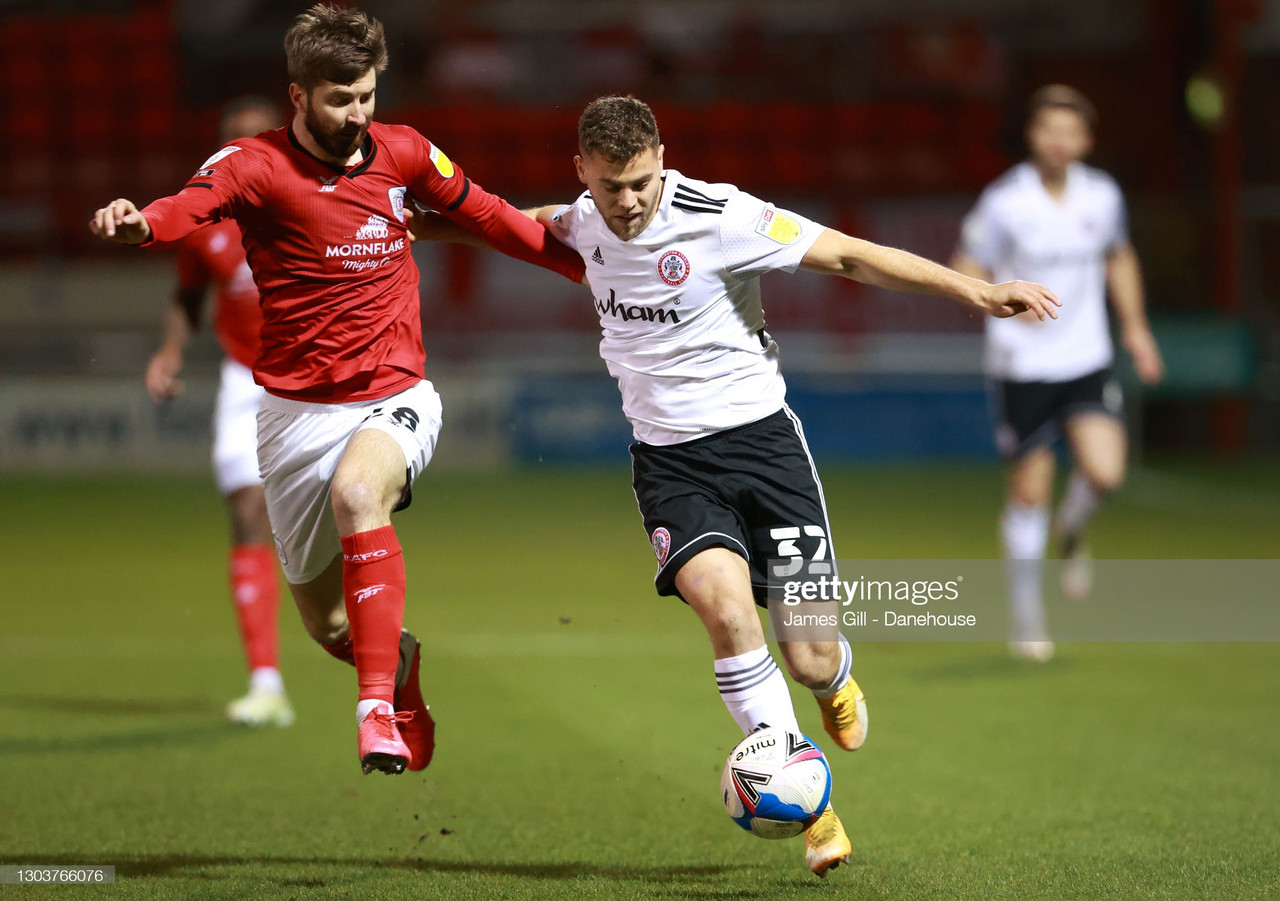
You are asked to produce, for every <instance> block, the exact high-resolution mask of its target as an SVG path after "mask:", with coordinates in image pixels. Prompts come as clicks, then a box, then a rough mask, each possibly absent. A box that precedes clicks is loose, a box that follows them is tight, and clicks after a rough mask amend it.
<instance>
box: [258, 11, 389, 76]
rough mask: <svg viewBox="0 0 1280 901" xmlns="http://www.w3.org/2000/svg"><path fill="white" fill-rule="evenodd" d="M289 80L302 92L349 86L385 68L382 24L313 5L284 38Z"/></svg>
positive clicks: (355, 12)
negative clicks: (327, 83)
mask: <svg viewBox="0 0 1280 901" xmlns="http://www.w3.org/2000/svg"><path fill="white" fill-rule="evenodd" d="M284 53H285V58H286V59H287V60H288V62H289V78H290V80H292V81H293V82H294V83H295V84H297V85H299V86H301V87H302V88H303V89H304V90H308V91H309V90H311V89H312V88H314V87H315V86H316V85H318V84H320V83H321V82H325V81H330V82H333V83H334V84H351V82H353V81H355V80H356V79H358V78H359V77H360V76H362V75H364V74H365V73H366V72H368V71H369V70H370V69H373V70H374V71H375V72H381V71H382V70H383V69H385V68H387V39H386V35H385V34H384V33H383V30H382V23H381V22H379V21H378V20H377V19H374V18H372V17H371V16H367V15H365V14H364V13H362V12H360V11H359V10H355V9H343V8H342V7H340V6H331V5H329V4H326V3H317V4H316V5H315V6H313V7H311V8H310V9H309V10H307V11H306V12H304V13H303V14H302V15H300V16H298V18H297V20H296V21H295V22H294V23H293V27H292V28H290V29H289V31H288V32H287V33H286V34H285V36H284Z"/></svg>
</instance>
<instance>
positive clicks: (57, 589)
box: [0, 462, 1280, 901]
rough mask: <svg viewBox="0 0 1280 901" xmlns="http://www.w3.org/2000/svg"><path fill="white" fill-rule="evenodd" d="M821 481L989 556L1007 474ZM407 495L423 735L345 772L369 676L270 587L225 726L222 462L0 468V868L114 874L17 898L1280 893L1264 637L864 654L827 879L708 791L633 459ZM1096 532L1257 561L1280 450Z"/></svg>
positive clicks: (1113, 516) (883, 648)
mask: <svg viewBox="0 0 1280 901" xmlns="http://www.w3.org/2000/svg"><path fill="white" fill-rule="evenodd" d="M825 476H826V488H827V495H828V499H829V502H830V505H831V513H832V520H833V526H834V528H835V533H836V539H837V548H838V549H839V550H840V551H841V553H842V554H844V555H845V556H854V555H856V556H859V557H864V558H874V557H888V558H899V557H925V558H928V557H966V556H975V557H991V556H994V555H995V554H996V551H997V547H996V539H995V525H994V520H995V516H996V512H997V507H998V503H999V501H998V494H999V486H1000V478H999V474H998V473H997V472H996V471H994V470H993V469H990V468H985V467H950V468H947V467H938V468H928V469H906V468H879V469H877V468H863V469H839V468H834V467H828V468H827V471H826V473H825ZM414 494H415V501H414V505H413V507H412V509H411V510H409V511H408V512H407V513H404V514H400V515H399V516H398V517H397V528H398V530H399V533H400V537H401V541H402V543H403V544H404V547H405V549H406V558H407V562H408V566H409V586H410V597H409V602H408V610H407V614H406V623H407V625H409V626H410V627H411V628H413V629H414V630H415V631H416V632H417V633H418V634H419V635H420V636H421V637H422V638H423V641H424V665H423V682H424V688H425V691H426V693H427V696H428V699H429V701H430V702H431V703H432V709H433V712H434V713H435V715H436V718H437V720H438V722H439V733H438V737H439V746H438V749H437V752H436V757H435V760H434V762H433V763H432V764H431V767H430V768H429V769H427V770H426V771H425V772H423V773H420V774H405V775H403V776H400V777H394V778H393V777H385V776H381V775H374V776H368V777H366V776H362V775H361V774H360V771H359V765H358V762H357V760H356V755H355V729H354V725H355V724H354V716H353V708H354V703H353V702H354V700H355V680H354V675H353V672H352V671H351V670H350V669H348V668H346V667H344V666H342V665H340V664H338V663H336V662H334V661H332V660H330V659H329V658H328V657H326V656H325V655H324V654H323V653H322V652H320V651H319V650H318V649H317V648H315V647H314V646H312V645H311V644H310V643H309V642H308V641H307V640H306V638H305V636H304V635H303V632H302V628H301V626H300V624H299V623H298V618H297V614H296V613H295V612H294V611H293V610H292V607H291V606H290V605H288V604H287V603H286V607H285V609H284V610H283V617H282V625H281V631H282V665H283V669H284V672H285V679H286V682H287V685H288V688H289V690H290V693H291V695H292V697H293V700H294V703H295V705H296V708H297V712H298V721H297V724H296V725H295V726H293V727H292V728H289V729H283V730H277V729H271V730H267V731H262V732H252V731H246V730H241V729H237V728H233V727H231V726H228V725H225V724H224V723H223V721H222V705H223V704H224V703H225V702H226V700H228V699H229V698H231V697H233V696H234V695H236V694H238V693H240V691H241V690H242V689H243V682H244V674H243V664H242V662H241V659H240V653H239V646H238V642H237V640H236V638H235V627H234V621H233V618H232V615H231V611H230V609H229V601H228V600H227V597H226V589H225V574H224V562H223V561H224V557H225V554H224V550H223V548H224V542H225V525H224V521H223V517H222V510H221V506H220V502H219V500H218V498H217V496H216V494H215V492H214V490H213V488H212V487H211V486H210V484H209V483H208V481H207V480H189V481H183V480H142V479H139V478H133V479H82V480H74V481H67V480H63V481H55V480H52V479H44V478H22V479H19V478H13V477H10V478H6V479H2V480H0V511H2V512H3V516H2V517H0V596H2V597H3V604H2V605H0V609H2V610H3V623H2V625H0V864H21V863H27V864H90V863H94V864H112V865H114V866H115V867H116V872H117V882H116V883H115V884H114V885H109V886H100V887H83V886H77V887H65V888H37V887H30V886H25V887H20V886H14V885H6V886H2V887H0V896H2V897H3V898H10V897H12V898H23V899H26V898H48V897H68V898H77V899H79V898H112V899H119V898H130V899H132V898H155V899H172V898H227V899H232V898H235V899H239V898H281V899H293V898H296V899H321V898H347V899H383V898H423V899H471V898H475V899H489V898H594V899H611V901H612V899H629V898H678V899H734V901H739V899H758V898H759V899H765V898H787V899H792V898H842V899H844V898H854V899H860V898H875V899H881V898H883V899H890V898H893V899H899V898H903V899H905V898H911V899H983V901H987V899H1005V898H1008V899H1026V898H1078V899H1095V898H1117V899H1155V898H1170V899H1236V898H1251V899H1264V898H1278V897H1280V717H1278V716H1277V714H1280V645H1276V644H1265V643H1254V644H1232V645H1215V644H1144V645H1136V644H1125V645H1108V644H1091V645H1066V646H1063V647H1061V648H1060V654H1059V657H1058V659H1055V660H1054V661H1053V662H1052V663H1050V664H1048V665H1044V666H1036V665H1031V664H1024V665H1018V664H1015V663H1013V662H1012V661H1010V660H1009V659H1007V657H1006V654H1005V650H1004V648H1003V647H1001V646H997V645H987V644H958V643H957V644H930V645H926V644H880V645H865V646H861V647H857V648H855V661H854V662H855V674H856V675H857V677H858V679H859V681H860V682H861V684H862V685H863V687H864V689H865V690H866V692H867V696H868V701H869V704H870V711H871V724H872V727H873V728H872V729H871V731H870V738H869V741H868V743H867V746H866V747H865V748H864V749H863V750H861V751H859V752H857V753H855V754H845V753H843V752H839V751H833V753H832V754H831V755H830V761H831V766H832V770H833V772H834V776H835V789H834V795H833V797H834V802H835V804H836V809H837V810H838V811H839V812H840V814H841V816H842V818H843V820H844V822H845V824H846V826H847V827H848V830H849V833H850V836H851V838H852V840H853V844H854V862H853V865H852V866H850V867H845V868H841V869H839V870H837V871H836V872H834V873H832V874H831V875H830V876H829V877H828V878H827V879H826V880H825V881H820V880H818V879H816V878H814V877H813V876H812V875H811V874H810V873H809V872H808V871H807V870H806V869H805V868H804V865H803V842H802V841H801V840H798V839H796V840H790V841H782V842H766V841H763V840H760V839H756V838H753V837H751V836H749V835H747V834H746V833H744V832H742V831H740V830H739V829H738V828H737V827H736V826H734V825H733V823H732V822H731V821H730V820H729V819H728V817H727V816H726V815H725V814H724V812H723V810H722V808H721V806H720V803H719V799H718V797H717V795H718V778H719V769H720V766H721V763H722V761H723V757H724V754H725V753H726V751H727V750H728V748H729V747H730V746H731V745H732V744H733V743H734V742H735V741H736V740H737V738H738V733H737V730H736V727H735V726H734V724H733V722H732V720H731V719H730V718H729V716H728V715H727V713H725V711H724V709H723V707H722V706H721V704H720V702H719V699H718V697H717V695H716V691H715V683H714V681H713V679H712V678H711V664H710V659H709V658H710V654H709V651H708V647H707V643H706V639H705V637H704V636H703V635H702V633H701V630H700V628H699V626H698V624H697V623H696V621H695V620H694V618H693V616H692V615H691V614H690V613H689V611H688V610H687V609H685V608H684V607H683V606H682V605H681V604H679V603H678V602H675V601H671V600H669V599H660V598H658V597H656V596H655V595H654V594H653V592H652V588H651V585H650V578H651V575H652V566H653V564H652V557H651V554H650V552H649V550H648V547H647V544H646V541H645V538H644V535H643V533H642V531H641V529H640V526H639V516H638V514H637V513H636V511H635V507H634V500H633V498H632V495H631V491H630V486H629V482H628V477H627V474H626V472H625V470H621V469H617V470H605V471H572V470H541V469H538V470H530V471H522V472H516V473H510V474H504V475H492V476H482V475H465V476H455V475H446V474H436V473H432V472H430V471H428V473H427V474H426V475H425V476H424V477H423V479H422V480H420V481H419V483H418V486H417V487H416V488H415V492H414ZM1094 542H1095V549H1096V550H1097V551H1098V552H1099V553H1100V554H1103V555H1106V556H1113V557H1133V558H1138V557H1243V558H1247V557H1274V556H1277V551H1278V550H1280V467H1277V466H1275V465H1274V464H1271V465H1262V466H1259V465H1254V466H1244V465H1234V466H1216V467H1215V466H1209V465H1207V464H1198V465H1189V464H1188V465H1182V464H1178V463H1175V462H1169V463H1165V464H1162V465H1149V466H1147V467H1145V468H1144V469H1142V470H1141V471H1139V472H1137V473H1135V474H1134V477H1133V479H1132V481H1131V483H1130V485H1129V486H1127V488H1126V490H1125V492H1124V493H1123V494H1122V495H1121V496H1120V497H1118V498H1117V500H1116V502H1115V503H1114V504H1113V505H1112V506H1111V507H1109V508H1108V509H1107V510H1106V511H1104V512H1103V513H1102V514H1101V515H1100V517H1099V519H1098V521H1097V525H1096V528H1095V530H1094ZM1278 597H1280V593H1278ZM1277 615H1278V616H1280V613H1278V614H1277ZM796 701H797V711H798V713H799V716H800V720H801V724H802V725H803V726H804V727H805V728H806V730H807V731H809V732H810V733H811V734H813V735H815V737H817V738H818V739H819V741H820V742H822V740H823V739H824V738H825V736H824V735H823V734H822V733H821V726H820V724H819V720H818V716H817V711H816V708H815V707H814V705H813V702H812V700H810V699H809V698H807V697H804V696H802V695H801V693H800V692H797V693H796Z"/></svg>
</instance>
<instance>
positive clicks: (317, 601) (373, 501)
mask: <svg viewBox="0 0 1280 901" xmlns="http://www.w3.org/2000/svg"><path fill="white" fill-rule="evenodd" d="M285 53H286V56H287V58H288V63H289V77H290V80H291V84H290V85H289V97H290V100H291V101H292V103H293V107H294V117H293V121H292V123H291V124H290V126H289V127H287V128H283V129H279V130H277V131H270V132H267V133H265V134H262V135H259V136H258V137H256V138H249V139H246V140H241V141H236V142H235V143H232V144H228V145H226V146H225V147H223V148H222V149H221V150H220V151H218V152H217V153H215V154H214V155H213V156H212V157H210V158H209V159H208V160H207V161H205V163H204V165H203V166H201V168H200V169H199V171H197V172H196V174H195V175H194V176H193V177H192V179H191V180H190V181H189V182H188V183H187V185H186V187H184V188H183V189H182V190H181V191H179V192H178V193H177V194H175V195H172V196H170V197H164V198H161V199H160V200H157V201H155V202H153V203H151V204H149V205H148V206H146V207H145V208H144V209H142V210H138V209H137V207H135V206H134V204H133V203H132V202H130V201H128V200H124V199H119V200H115V201H113V202H111V203H109V204H108V205H107V206H105V207H103V208H102V209H100V210H98V211H97V212H96V213H95V214H94V218H93V220H92V222H91V223H90V228H91V230H92V231H93V232H94V234H97V235H100V236H102V237H103V238H105V239H107V240H111V241H116V242H118V243H125V244H144V243H151V242H167V241H175V240H178V239H180V238H182V237H185V236H186V235H188V234H190V233H191V232H192V231H194V230H195V229H197V228H199V227H201V226H203V225H206V224H209V223H211V222H216V221H219V220H222V219H234V220H235V221H236V222H237V223H238V224H239V226H240V229H241V232H242V234H243V243H244V247H245V250H246V252H247V255H248V259H249V266H250V267H251V268H252V270H253V275H254V281H255V282H256V283H257V285H258V290H259V293H260V294H261V295H262V313H263V322H262V331H261V338H262V346H261V349H260V351H259V354H258V359H257V361H256V362H255V364H254V367H253V374H254V378H255V380H256V381H257V382H258V383H259V384H260V385H262V386H263V387H264V388H265V389H266V395H265V397H264V398H263V401H262V406H261V409H260V411H259V414H258V460H259V464H260V467H261V471H262V479H263V488H264V490H265V492H266V499H267V509H268V511H269V514H270V517H271V525H272V530H273V531H274V533H275V538H276V544H277V550H278V551H279V554H280V560H281V564H282V566H283V568H284V572H285V577H286V578H287V579H288V581H289V585H290V589H291V591H292V593H293V597H294V600H295V602H296V603H297V606H298V610H299V612H300V613H301V615H302V620H303V623H304V624H305V626H306V628H307V631H308V632H309V633H310V635H311V636H312V638H314V639H315V640H316V641H317V642H319V643H320V644H322V645H323V646H324V647H325V648H326V650H328V651H329V653H331V654H333V655H334V656H335V657H338V658H339V659H342V660H346V661H348V662H353V663H354V664H355V667H356V671H357V676H358V683H359V701H358V703H357V706H356V719H357V722H358V724H359V725H358V729H357V747H358V750H359V755H360V760H361V765H362V766H363V768H364V771H365V772H366V773H368V772H372V771H373V770H380V771H382V772H387V773H399V772H402V771H403V770H404V768H405V767H406V766H407V767H409V768H410V769H415V770H416V769H421V768H422V767H424V766H426V765H427V762H428V761H429V760H430V757H431V753H432V750H433V747H434V731H435V730H434V724H433V723H432V721H431V719H430V716H429V715H428V712H427V709H426V705H425V704H424V703H423V701H422V696H421V693H420V691H419V689H418V666H419V657H420V654H419V648H418V643H417V640H416V639H415V638H413V636H412V635H409V633H407V632H403V633H402V629H401V622H402V619H403V613H404V598H405V567H404V559H403V557H402V555H401V548H400V544H399V542H398V541H397V539H396V535H395V530H394V528H393V527H392V525H391V514H392V513H393V512H394V511H395V510H397V509H402V508H403V507H404V506H406V505H407V504H408V502H409V500H410V487H411V485H412V483H413V480H414V478H415V477H416V476H417V475H418V473H420V472H421V471H422V469H423V468H424V467H425V466H426V465H427V462H428V461H429V460H430V458H431V455H432V452H433V450H434V448H435V442H436V437H437V435H438V434H439V429H440V418H441V411H440V398H439V395H437V394H436V392H435V389H434V388H433V387H432V385H431V383H430V382H428V381H426V379H425V378H424V377H423V372H424V367H425V361H426V354H425V351H424V350H423V347H422V326H421V321H420V318H419V303H418V270H417V266H416V265H415V264H414V262H413V258H412V257H411V256H410V253H409V239H408V228H407V224H406V219H407V217H406V215H405V205H406V197H407V196H408V195H412V197H413V198H414V199H415V200H416V201H418V202H419V203H421V204H423V205H425V206H427V207H430V208H432V209H435V210H437V211H439V212H440V213H442V214H443V215H445V216H447V217H448V218H449V219H451V220H452V221H454V222H456V223H458V224H459V225H460V226H462V227H463V228H465V229H466V230H467V231H469V232H471V233H472V234H474V235H476V236H477V237H479V238H480V239H481V240H483V241H484V242H485V243H487V244H488V245H490V246H492V247H493V248H495V249H497V250H501V251H503V252H504V253H508V254H510V255H512V256H514V257H516V258H518V259H521V260H525V261H528V262H532V263H536V264H538V265H541V266H543V267H545V268H548V269H551V270H552V271H555V272H559V273H560V274H562V275H564V276H566V277H567V278H569V279H571V280H573V281H580V280H581V278H582V273H583V264H582V261H581V259H580V257H578V255H577V254H574V253H573V252H572V251H570V250H569V249H568V248H566V247H564V246H563V245H561V244H560V243H559V242H558V241H556V240H555V239H554V238H552V237H550V236H549V235H548V234H547V232H546V230H545V229H543V228H542V226H540V225H539V224H538V223H536V222H534V221H533V220H532V219H530V218H529V217H527V216H525V215H523V214H522V213H521V212H520V211H519V210H517V209H515V208H514V207H512V206H511V205H510V204H508V203H506V202H505V201H503V200H501V199H500V198H498V197H495V196H494V195H491V194H488V193H486V192H485V191H484V190H483V189H482V188H480V187H479V186H478V185H476V184H475V183H473V182H471V181H470V180H469V179H468V178H467V177H466V176H465V175H464V174H463V172H462V171H461V170H460V169H459V168H458V167H457V166H456V165H455V164H454V163H453V162H451V161H450V160H449V158H448V157H447V156H445V155H444V153H443V152H442V151H441V150H440V149H439V148H438V147H436V146H435V145H433V144H432V143H431V142H430V141H428V140H427V139H426V138H424V137H422V136H421V135H420V134H418V133H417V132H416V131H414V130H413V129H411V128H406V127H403V126H395V125H384V124H381V123H377V122H373V121H372V116H373V110H374V93H375V88H376V86H377V77H378V73H379V72H381V71H382V70H383V69H385V68H386V64H387V51H386V42H385V38H384V35H383V30H382V25H381V23H379V22H378V21H377V20H375V19H371V18H369V17H368V16H366V15H365V14H364V13H361V12H359V11H357V10H351V9H341V8H337V7H333V6H327V5H323V4H321V5H316V6H313V7H312V8H311V9H309V10H308V11H306V12H305V13H303V14H302V15H300V16H299V17H298V19H297V21H296V22H295V23H294V25H293V27H292V28H290V30H289V32H288V33H287V34H286V36H285Z"/></svg>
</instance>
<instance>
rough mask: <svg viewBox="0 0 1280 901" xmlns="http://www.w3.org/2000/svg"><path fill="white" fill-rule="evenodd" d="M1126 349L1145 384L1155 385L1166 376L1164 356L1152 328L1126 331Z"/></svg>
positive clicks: (1135, 369) (1134, 368)
mask: <svg viewBox="0 0 1280 901" xmlns="http://www.w3.org/2000/svg"><path fill="white" fill-rule="evenodd" d="M1123 341H1124V349H1125V350H1127V351H1128V352H1129V356H1130V357H1132V358H1133V370H1134V372H1136V373H1137V374H1138V378H1140V379H1142V383H1143V384H1144V385H1154V384H1156V383H1157V382H1159V381H1160V380H1161V379H1162V378H1164V358H1162V357H1161V356H1160V348H1159V347H1158V346H1157V345H1156V339H1155V337H1154V336H1153V335H1152V334H1151V330H1150V329H1134V330H1132V331H1128V332H1125V333H1124V336H1123Z"/></svg>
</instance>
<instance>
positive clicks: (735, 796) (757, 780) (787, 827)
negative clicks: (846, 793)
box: [720, 726, 831, 838]
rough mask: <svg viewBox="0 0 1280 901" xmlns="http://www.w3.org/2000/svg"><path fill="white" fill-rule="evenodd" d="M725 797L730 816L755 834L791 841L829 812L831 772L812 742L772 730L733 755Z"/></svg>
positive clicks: (724, 778) (743, 744)
mask: <svg viewBox="0 0 1280 901" xmlns="http://www.w3.org/2000/svg"><path fill="white" fill-rule="evenodd" d="M720 795H721V797H722V798H723V799H724V809H725V810H727V811H728V812H729V816H731V817H733V821H734V822H735V823H737V824H738V825H739V826H741V827H742V828H743V829H745V830H747V831H748V832H750V833H751V834H752V835H758V836H760V837H761V838H790V837H791V836H793V835H799V834H800V833H801V832H804V830H805V829H807V828H809V826H810V825H812V824H813V822H814V820H816V819H817V818H818V817H819V816H821V814H822V811H824V810H826V809H827V801H829V800H830V799H831V769H830V768H829V767H828V766H827V759H826V758H825V757H824V756H822V750H821V749H820V748H819V747H818V746H817V745H816V744H814V743H813V742H811V741H810V740H809V739H807V738H805V737H804V736H803V735H800V734H799V733H797V732H788V731H787V730H786V729H780V728H777V727H773V726H768V727H766V728H764V729H758V730H757V731H755V732H752V733H751V734H750V735H748V736H747V737H746V738H744V739H743V740H742V741H740V742H739V743H738V746H737V747H736V748H734V749H733V750H732V751H730V752H729V759H728V760H726V761H725V764H724V772H723V773H722V774H721V776H720Z"/></svg>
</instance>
